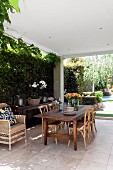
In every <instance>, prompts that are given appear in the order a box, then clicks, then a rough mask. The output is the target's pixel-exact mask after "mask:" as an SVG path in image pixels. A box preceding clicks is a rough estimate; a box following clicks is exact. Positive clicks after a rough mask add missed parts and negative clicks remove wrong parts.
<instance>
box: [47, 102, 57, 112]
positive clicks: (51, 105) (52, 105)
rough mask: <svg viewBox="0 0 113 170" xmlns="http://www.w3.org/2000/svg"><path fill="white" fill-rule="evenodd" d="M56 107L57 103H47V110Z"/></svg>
mask: <svg viewBox="0 0 113 170" xmlns="http://www.w3.org/2000/svg"><path fill="white" fill-rule="evenodd" d="M54 109H57V104H56V103H49V104H48V110H54Z"/></svg>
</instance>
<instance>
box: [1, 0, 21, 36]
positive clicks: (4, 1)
mask: <svg viewBox="0 0 113 170" xmlns="http://www.w3.org/2000/svg"><path fill="white" fill-rule="evenodd" d="M14 9H15V10H16V11H17V12H19V11H20V10H19V7H18V0H0V37H1V36H2V35H3V33H4V25H3V24H4V21H7V22H9V23H11V21H10V18H9V12H14Z"/></svg>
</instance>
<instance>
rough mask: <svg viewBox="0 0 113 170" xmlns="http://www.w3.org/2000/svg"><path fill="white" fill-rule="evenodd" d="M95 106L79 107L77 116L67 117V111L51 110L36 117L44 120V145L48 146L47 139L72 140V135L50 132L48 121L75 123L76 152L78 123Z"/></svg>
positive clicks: (75, 148) (76, 112)
mask: <svg viewBox="0 0 113 170" xmlns="http://www.w3.org/2000/svg"><path fill="white" fill-rule="evenodd" d="M92 106H93V105H79V106H78V111H75V115H71V116H70V115H65V114H64V112H65V111H58V110H57V109H55V110H51V111H49V112H45V113H43V114H38V115H36V116H35V117H41V118H43V126H44V131H43V132H44V145H47V137H52V138H62V139H70V135H69V134H68V133H64V134H61V133H58V132H57V133H53V132H51V133H50V132H48V121H50V120H53V121H61V122H73V142H74V150H77V121H78V120H80V119H81V118H83V117H84V113H85V111H86V110H87V109H89V108H91V107H92Z"/></svg>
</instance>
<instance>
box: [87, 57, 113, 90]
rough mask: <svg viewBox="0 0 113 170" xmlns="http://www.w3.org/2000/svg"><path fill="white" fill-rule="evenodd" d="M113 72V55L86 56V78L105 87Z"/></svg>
mask: <svg viewBox="0 0 113 170" xmlns="http://www.w3.org/2000/svg"><path fill="white" fill-rule="evenodd" d="M112 74H113V55H101V56H90V57H86V58H85V68H84V80H85V81H90V82H92V84H95V85H97V86H103V87H105V86H106V85H107V84H108V83H109V80H111V77H112Z"/></svg>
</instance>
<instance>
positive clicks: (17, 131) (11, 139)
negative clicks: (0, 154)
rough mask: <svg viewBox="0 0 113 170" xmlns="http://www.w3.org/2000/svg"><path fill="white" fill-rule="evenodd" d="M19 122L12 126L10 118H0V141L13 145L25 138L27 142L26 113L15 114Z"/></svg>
mask: <svg viewBox="0 0 113 170" xmlns="http://www.w3.org/2000/svg"><path fill="white" fill-rule="evenodd" d="M15 118H16V120H17V124H15V125H13V126H11V125H10V120H2V119H0V143H2V144H8V145H9V150H11V145H12V144H14V143H16V142H17V141H20V140H22V139H25V142H26V124H25V115H15Z"/></svg>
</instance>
